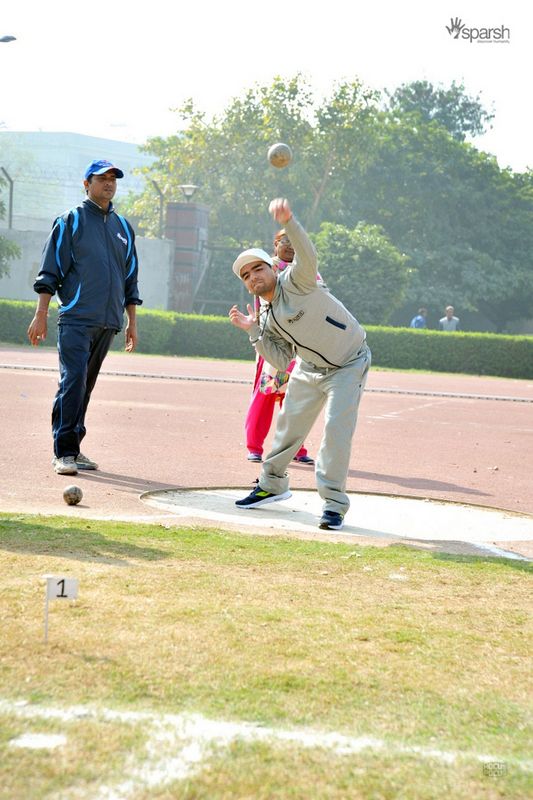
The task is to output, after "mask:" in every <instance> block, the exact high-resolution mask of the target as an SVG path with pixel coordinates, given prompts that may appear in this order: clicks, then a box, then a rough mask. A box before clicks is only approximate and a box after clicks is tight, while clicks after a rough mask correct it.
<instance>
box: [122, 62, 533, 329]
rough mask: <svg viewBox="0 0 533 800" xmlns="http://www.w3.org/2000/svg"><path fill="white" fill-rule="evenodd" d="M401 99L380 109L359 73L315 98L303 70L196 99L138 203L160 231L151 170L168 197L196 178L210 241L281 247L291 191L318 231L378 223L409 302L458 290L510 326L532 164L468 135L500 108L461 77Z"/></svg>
mask: <svg viewBox="0 0 533 800" xmlns="http://www.w3.org/2000/svg"><path fill="white" fill-rule="evenodd" d="M390 97H391V100H390V104H389V108H388V109H386V110H383V109H382V110H380V108H379V100H380V98H379V97H378V95H377V94H376V93H375V92H372V91H369V90H368V89H366V88H365V87H364V86H363V85H362V84H361V83H360V82H358V81H353V82H349V83H342V84H340V85H337V86H335V87H334V88H333V90H332V92H331V94H330V96H329V97H327V98H325V99H324V100H323V101H321V102H320V103H316V102H315V101H314V99H313V97H312V94H311V92H310V90H309V88H308V87H307V85H306V84H305V81H304V80H303V79H302V78H301V76H296V77H295V78H293V79H292V80H289V81H286V82H284V81H282V80H281V78H276V79H275V80H274V81H273V83H272V84H271V85H270V86H256V87H254V88H252V89H249V90H248V91H246V92H245V93H244V94H243V96H242V97H238V98H236V99H234V100H233V101H232V102H231V103H230V104H229V105H228V107H227V108H226V109H225V110H224V112H223V113H222V114H221V115H220V116H219V117H216V118H214V119H212V120H207V119H206V117H205V115H204V114H202V113H201V112H199V111H198V110H197V109H195V107H194V105H193V103H192V101H191V102H189V103H187V104H186V105H185V107H184V108H182V109H181V110H180V111H179V118H180V132H178V133H176V134H175V135H173V136H171V137H168V138H167V139H162V138H156V139H151V140H149V141H148V143H147V144H146V146H145V148H144V149H145V150H146V151H147V152H149V153H151V154H152V155H154V156H155V163H154V164H153V165H152V166H151V167H149V168H147V169H145V170H144V172H145V174H146V178H147V183H146V189H145V191H144V192H143V193H142V194H141V195H139V196H137V197H135V198H130V199H129V201H128V208H127V212H126V213H129V214H132V215H134V216H136V217H138V218H139V219H140V220H141V222H142V229H143V230H144V231H145V232H148V233H151V234H153V235H155V234H157V232H158V229H159V213H158V210H159V198H158V195H157V193H156V192H155V191H154V189H153V186H152V184H151V183H150V181H151V180H156V181H157V184H158V186H159V187H160V188H161V190H162V191H163V193H164V195H165V199H166V200H167V201H176V200H181V199H182V196H181V192H180V190H179V184H180V183H195V184H197V185H199V186H200V191H199V192H198V194H197V198H198V200H199V201H200V202H204V203H206V204H207V205H208V206H209V207H210V212H211V214H210V241H211V244H216V245H225V246H227V247H230V248H236V249H238V248H244V247H250V246H255V245H260V246H262V247H265V248H266V249H267V250H269V249H270V247H271V242H272V234H273V230H274V227H273V225H272V222H271V220H270V219H269V216H268V213H267V206H268V202H269V200H270V199H271V198H272V197H275V196H279V195H286V196H287V197H289V198H290V199H291V201H292V205H293V207H294V209H295V213H296V215H297V216H298V217H299V218H300V219H301V220H302V221H303V223H304V225H305V227H306V228H307V229H308V230H310V231H316V230H318V228H319V227H320V225H321V223H323V222H329V223H332V224H338V225H342V226H344V227H345V228H346V229H348V230H353V229H354V228H355V227H356V225H357V224H358V223H359V222H365V223H367V224H369V225H377V226H380V228H381V229H382V231H383V232H384V235H386V237H387V239H388V240H389V242H390V243H391V244H392V245H393V246H394V247H395V248H396V249H397V250H398V251H399V252H400V253H403V254H405V255H406V256H407V257H408V259H409V269H410V280H409V283H408V285H406V286H405V287H404V292H405V300H406V301H409V302H410V303H412V304H414V305H416V306H418V305H420V304H421V303H423V304H424V305H427V306H429V307H431V308H435V307H437V308H439V310H440V309H441V308H442V307H443V306H444V305H446V304H447V303H450V302H451V303H453V304H454V305H456V306H457V307H458V308H462V309H464V310H472V311H481V312H482V313H483V314H485V315H486V316H487V317H488V318H489V319H490V320H492V322H493V323H494V324H495V325H496V326H497V328H498V329H502V328H504V327H505V326H506V325H507V323H508V322H509V321H511V320H513V319H517V318H520V317H523V316H525V315H527V314H528V313H530V312H528V311H527V308H528V306H529V308H531V304H532V302H533V286H532V283H531V281H530V278H529V275H530V269H531V267H530V255H529V254H530V253H531V252H532V249H533V248H532V245H533V225H532V224H531V222H532V215H533V191H532V178H531V175H528V174H525V175H523V176H517V175H514V174H513V173H512V172H511V171H509V170H500V169H499V167H498V164H497V162H496V160H495V159H494V158H493V157H491V156H490V155H487V154H485V153H482V152H479V151H478V150H477V149H476V148H475V147H474V146H473V145H471V144H468V143H467V142H465V141H463V140H464V138H465V136H466V135H467V134H469V135H470V134H475V133H479V132H480V131H481V130H482V129H483V127H484V125H485V124H486V123H488V122H490V119H492V116H491V115H489V114H488V113H487V112H485V111H484V110H483V108H482V107H481V104H480V103H479V98H473V99H472V98H468V97H467V96H466V94H465V92H464V88H463V87H462V86H457V85H455V84H452V86H451V87H450V88H449V89H447V90H445V89H434V88H433V87H432V86H431V84H428V83H426V82H415V83H414V84H410V85H407V86H404V87H401V89H400V90H397V92H396V93H395V94H394V95H391V96H390ZM275 141H286V142H288V143H289V144H291V145H292V146H293V151H294V154H295V157H294V161H293V163H292V164H291V165H290V166H289V167H288V168H287V169H284V170H275V169H273V168H272V167H271V166H270V165H269V164H268V163H267V159H266V152H267V149H268V146H269V145H270V144H272V143H273V142H275ZM218 277H219V278H220V276H218ZM211 283H213V282H212V281H211ZM213 285H214V283H213ZM217 285H218V284H217ZM372 313H373V314H374V313H378V312H377V311H372ZM387 313H389V312H388V311H387V310H386V309H382V310H381V311H379V314H382V315H383V314H385V316H386V314H387ZM383 318H384V317H383Z"/></svg>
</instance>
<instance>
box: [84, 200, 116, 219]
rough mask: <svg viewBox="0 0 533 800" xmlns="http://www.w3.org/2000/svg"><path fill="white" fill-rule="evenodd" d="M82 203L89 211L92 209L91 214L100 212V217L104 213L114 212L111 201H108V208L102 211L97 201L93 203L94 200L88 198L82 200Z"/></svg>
mask: <svg viewBox="0 0 533 800" xmlns="http://www.w3.org/2000/svg"><path fill="white" fill-rule="evenodd" d="M83 205H84V206H85V208H87V209H88V210H89V211H92V213H93V214H100V215H101V216H102V217H105V216H106V214H114V212H115V209H114V207H113V203H112V202H111V201H110V202H109V208H108V209H107V211H104V209H103V208H100V206H99V205H98V203H95V202H94V200H89V198H87V199H86V200H84V201H83Z"/></svg>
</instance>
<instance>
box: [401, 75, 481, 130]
mask: <svg viewBox="0 0 533 800" xmlns="http://www.w3.org/2000/svg"><path fill="white" fill-rule="evenodd" d="M387 95H388V97H389V103H388V108H389V110H391V111H399V112H401V113H402V114H414V115H417V116H418V117H419V118H420V119H421V120H422V121H423V122H432V121H433V120H435V121H436V122H438V123H439V124H440V125H442V126H443V127H444V128H446V130H447V131H448V133H450V135H451V136H453V138H454V139H457V141H460V142H462V141H464V140H465V138H466V137H467V136H471V137H474V136H480V135H481V134H482V133H484V132H485V131H486V129H487V126H489V127H490V123H491V122H492V120H493V119H494V114H490V113H489V112H488V111H486V110H485V108H483V106H482V104H481V97H480V95H477V96H476V97H470V96H469V95H468V94H466V91H465V87H464V85H463V84H462V83H461V84H456V83H455V81H453V82H452V85H451V86H450V87H449V88H447V89H446V88H444V87H434V86H433V85H432V84H431V83H429V82H428V81H413V82H412V83H404V84H402V85H401V86H400V87H399V88H398V89H396V91H395V92H393V93H392V94H390V93H387Z"/></svg>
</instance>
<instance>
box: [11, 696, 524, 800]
mask: <svg viewBox="0 0 533 800" xmlns="http://www.w3.org/2000/svg"><path fill="white" fill-rule="evenodd" d="M0 713H3V714H13V715H15V716H17V717H21V718H23V719H28V720H32V719H49V720H58V721H60V722H64V723H70V722H74V721H80V720H83V719H91V720H96V721H97V722H98V721H101V722H119V723H124V724H137V725H143V726H144V727H145V729H146V733H147V739H146V758H145V760H144V761H142V762H141V763H137V762H136V763H135V764H134V763H130V764H128V765H127V773H128V777H127V779H125V780H122V781H119V782H117V783H115V784H113V785H110V786H105V785H102V786H100V787H98V788H97V789H95V787H91V788H90V792H91V795H90V797H91V800H127V798H128V797H131V795H132V794H133V793H134V792H136V791H138V790H139V789H141V788H155V787H162V786H165V785H168V784H170V783H173V782H174V781H179V780H184V779H185V778H188V777H191V776H192V775H194V774H195V772H197V771H198V770H199V769H201V767H202V764H203V762H204V761H205V760H206V759H208V758H209V756H210V755H212V754H213V752H214V751H215V750H216V749H217V748H220V747H228V746H229V745H230V744H231V743H232V742H234V741H236V740H241V741H246V742H258V741H261V742H272V743H275V742H280V743H290V744H294V745H296V746H299V747H303V748H306V749H313V748H321V749H325V750H329V751H330V752H332V753H334V754H335V755H339V756H350V755H355V754H357V753H360V752H362V751H364V750H370V751H374V752H376V751H382V752H383V751H384V752H386V753H387V754H394V753H396V754H398V755H407V756H413V757H416V758H422V759H432V760H435V761H440V762H441V763H443V764H448V765H451V764H455V763H457V762H460V761H466V762H468V761H475V762H479V763H482V764H486V763H498V764H505V765H506V766H507V767H509V766H513V767H514V768H515V769H519V770H521V771H524V772H533V761H531V760H526V761H524V760H520V759H515V758H507V757H503V756H500V755H490V754H487V753H472V752H457V751H446V750H439V749H436V748H431V747H424V746H417V745H403V744H400V743H396V742H392V741H387V740H385V739H377V738H375V737H371V736H358V737H356V736H345V735H344V734H341V733H336V732H326V731H320V730H316V729H312V728H294V729H292V730H291V729H282V728H270V727H262V726H260V725H258V724H254V723H250V722H225V721H223V720H214V719H208V718H207V717H204V716H202V715H201V714H192V713H182V714H156V713H154V712H143V711H115V710H112V709H106V708H103V709H98V708H93V707H91V706H70V707H68V708H59V707H51V706H37V705H31V704H30V703H28V702H27V701H24V700H21V701H11V700H1V699H0ZM74 790H75V792H76V795H75V796H76V798H82V797H83V793H82V790H81V789H80V788H79V787H72V791H74ZM69 791H71V790H67V794H68V792H69ZM95 792H96V793H95ZM65 796H66V795H65Z"/></svg>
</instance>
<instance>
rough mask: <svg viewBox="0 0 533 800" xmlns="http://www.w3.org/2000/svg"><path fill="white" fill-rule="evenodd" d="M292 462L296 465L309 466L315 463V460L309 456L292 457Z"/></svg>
mask: <svg viewBox="0 0 533 800" xmlns="http://www.w3.org/2000/svg"><path fill="white" fill-rule="evenodd" d="M292 460H293V461H296V463H297V464H309V466H311V465H312V464H314V463H315V459H314V458H311V456H294V458H293V459H292Z"/></svg>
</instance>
